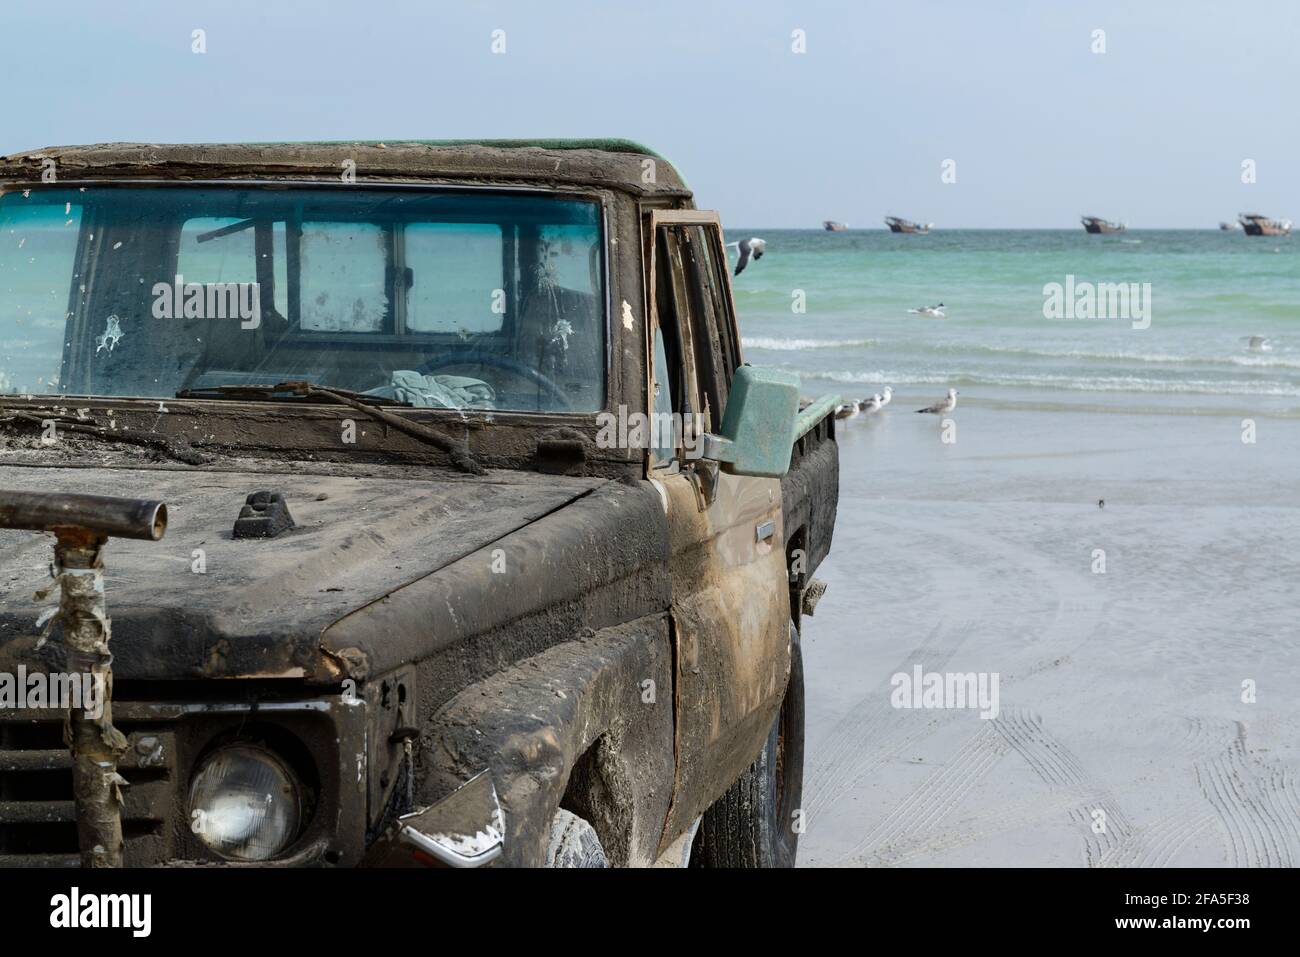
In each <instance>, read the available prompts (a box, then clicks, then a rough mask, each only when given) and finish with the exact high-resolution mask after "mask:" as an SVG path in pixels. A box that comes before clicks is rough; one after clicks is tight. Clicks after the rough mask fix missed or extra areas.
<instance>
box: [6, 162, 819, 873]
mask: <svg viewBox="0 0 1300 957" xmlns="http://www.w3.org/2000/svg"><path fill="white" fill-rule="evenodd" d="M729 272H730V271H729V269H728V261H727V256H726V250H725V247H724V244H723V239H722V235H721V229H720V225H719V223H718V219H717V217H716V215H714V214H712V213H707V212H702V211H697V210H696V209H694V207H693V203H692V198H691V193H690V191H689V190H688V189H687V187H686V186H685V184H684V183H683V181H682V180H681V178H680V177H679V176H678V174H677V172H676V171H675V170H674V169H673V167H672V166H671V165H670V164H669V163H668V162H666V161H665V160H664V159H663V158H662V157H659V156H658V155H656V154H654V153H653V152H651V151H650V150H647V149H646V148H644V147H641V146H638V145H636V144H634V143H629V142H624V141H617V140H606V141H595V140H593V141H537V142H527V143H525V142H515V141H474V142H449V141H444V142H406V143H389V144H382V143H370V144H359V143H338V144H324V143H313V144H258V145H204V146H195V145H188V146H165V145H162V146H160V145H137V144H110V145H101V146H87V147H67V148H54V149H44V150H37V151H33V152H29V153H23V154H20V155H14V156H9V157H4V158H0V674H3V675H7V676H10V678H11V680H10V683H9V688H10V690H11V691H13V689H14V688H15V684H14V682H13V680H12V679H13V676H16V675H18V674H20V673H22V674H24V675H26V677H27V679H28V680H30V679H32V678H33V676H35V677H37V678H39V677H41V676H46V677H49V676H55V675H59V674H70V673H74V672H76V671H77V670H78V669H79V668H89V669H90V671H88V672H87V673H88V674H89V673H91V672H94V673H96V674H100V675H102V676H106V677H107V689H108V692H109V693H111V704H110V708H109V709H106V710H105V716H104V717H103V718H101V719H97V720H98V721H99V723H98V724H95V723H93V722H92V723H90V724H87V723H86V722H87V721H88V720H89V719H86V718H84V717H78V716H77V714H76V713H75V712H74V711H70V710H65V708H64V706H63V705H62V704H61V703H59V702H56V701H54V700H45V701H43V702H41V701H37V706H32V701H33V700H36V699H35V698H32V699H30V700H29V701H28V702H27V706H26V707H23V706H20V705H19V704H18V703H16V700H15V699H14V697H13V695H12V694H11V695H10V697H9V698H5V697H4V696H3V695H0V865H5V866H23V865H44V866H48V865H61V864H66V865H74V866H75V865H77V864H78V863H83V864H89V865H96V864H114V863H119V862H120V863H124V864H126V865H128V866H142V865H161V864H184V863H195V862H199V863H207V864H221V865H226V866H239V865H247V864H261V865H318V866H347V865H362V864H413V863H441V864H451V865H464V866H473V865H479V864H484V863H496V864H498V865H501V864H506V865H522V866H539V865H560V866H564V865H574V864H603V863H606V862H607V863H609V864H611V865H615V866H626V865H648V864H652V863H655V862H664V861H668V862H677V863H681V862H682V861H684V860H686V859H687V858H688V857H689V861H690V863H691V864H692V865H703V866H772V865H787V866H788V865H791V864H792V863H793V862H794V858H795V850H796V844H797V840H798V834H799V832H800V831H801V830H802V828H801V826H800V822H801V811H800V794H801V787H802V773H803V676H802V670H801V657H800V646H799V628H800V622H801V617H802V615H803V614H805V612H806V610H807V609H809V608H810V607H811V606H812V605H813V604H814V603H815V599H816V597H817V595H818V593H819V587H818V586H819V583H817V582H815V581H814V580H813V579H812V577H811V576H812V574H813V573H814V571H815V570H816V569H817V566H818V564H819V563H820V562H821V560H822V559H823V558H824V557H825V555H826V553H827V551H828V550H829V548H830V544H831V534H832V528H833V525H834V521H835V513H836V500H837V495H838V468H839V466H838V458H837V447H836V442H835V434H834V429H835V420H834V416H833V415H830V414H828V413H830V411H831V410H832V409H833V408H834V407H835V404H836V399H835V398H834V397H827V398H826V399H823V400H821V401H818V402H814V403H808V402H804V403H802V407H801V403H800V400H799V396H798V385H797V380H795V379H794V377H793V376H790V375H788V374H785V373H781V372H779V371H775V370H762V369H755V368H752V367H750V366H748V365H746V364H744V362H743V360H742V356H741V343H740V338H739V335H738V327H737V318H736V314H735V309H734V305H733V300H732V294H731V278H730V275H729ZM667 423H671V427H668V426H667V425H666V424H667ZM647 425H649V427H647ZM655 426H660V427H657V428H656V427H655ZM44 532H53V533H55V534H56V535H57V536H59V537H58V539H57V542H58V547H57V549H56V551H55V562H54V564H53V565H52V564H51V545H52V544H53V543H54V541H55V540H54V539H51V538H50V537H49V536H48V535H46V534H43V533H44ZM73 532H77V533H78V534H81V533H84V535H85V536H88V537H83V538H80V539H78V538H76V536H75V535H73V534H72V533H73ZM101 548H102V552H101ZM74 553H75V554H81V556H82V558H83V559H85V560H84V562H83V563H82V565H80V566H77V565H76V562H74V561H73V558H74V557H75V555H74ZM87 556H88V557H87ZM74 566H75V567H74ZM60 570H62V571H60ZM52 571H53V572H54V575H55V579H54V581H53V582H51V573H52ZM88 573H93V582H92V584H90V585H88V586H85V587H84V588H83V586H81V585H79V584H78V582H79V581H82V580H83V578H84V575H85V574H88ZM85 580H86V581H90V580H91V579H85ZM50 586H53V587H52V589H51V587H50ZM60 588H62V589H63V597H62V599H60V598H59V595H58V592H59V589H60ZM78 588H82V591H81V592H80V593H78V594H74V593H73V592H75V591H76V589H78ZM42 589H44V590H43V591H42ZM101 589H102V591H101ZM38 591H42V594H41V595H40V596H36V593H37V592H38ZM60 601H63V602H65V604H63V605H58V603H59V602H60ZM97 602H98V603H100V604H102V606H103V607H104V608H106V610H107V617H106V618H105V617H104V616H103V615H102V614H101V613H100V612H98V611H95V610H94V609H95V608H97V607H99V606H98V605H96V604H95V603H97ZM56 607H57V608H58V609H62V610H58V611H57V613H56ZM68 608H72V609H73V610H72V611H68ZM78 609H79V610H78ZM51 615H53V617H51ZM110 621H111V635H110V632H109V628H108V623H109V622H110ZM85 629H90V632H91V633H92V635H91V637H92V640H91V644H90V645H89V646H88V647H89V648H90V651H89V652H88V651H87V650H86V648H84V647H81V646H74V642H73V641H72V634H71V633H72V632H76V631H78V630H82V631H85ZM96 629H99V630H98V631H96ZM96 634H97V635H98V636H99V638H98V639H96V638H95V635H96ZM61 636H62V637H61ZM83 637H84V636H83ZM99 639H102V642H107V650H108V651H109V652H111V658H110V655H109V654H107V653H104V647H103V644H102V642H101V643H100V644H98V645H97V644H96V641H98V640H99ZM96 649H98V650H96ZM0 690H3V689H0ZM19 690H22V689H19ZM42 705H43V706H42ZM76 722H81V723H80V724H76ZM65 723H66V724H68V726H69V732H68V737H67V739H66V740H65V737H64V726H65ZM74 724H76V726H75V727H74ZM87 729H89V732H90V734H91V737H95V736H98V737H97V738H96V740H97V741H98V742H99V744H101V745H102V746H103V748H104V750H103V751H102V753H101V756H100V758H99V759H97V760H98V763H97V764H96V763H95V762H90V763H89V764H87V763H85V761H84V759H85V757H86V756H85V755H84V754H79V752H78V748H79V747H83V748H84V747H91V746H92V745H94V742H93V741H91V740H90V738H89V737H86V735H85V734H83V732H85V731H87ZM87 742H90V743H87ZM104 755H107V758H105V757H104ZM88 768H89V770H87V769H88ZM96 774H98V775H99V776H100V780H99V781H92V780H91V779H90V777H87V775H91V776H94V775H96ZM97 788H98V789H100V790H98V791H97V790H96V789H97ZM96 794H101V795H109V797H110V800H107V801H104V802H99V803H97V799H96V797H95V795H96ZM97 834H99V835H103V834H108V835H117V834H120V835H121V837H120V842H121V843H120V846H113V845H115V844H117V842H118V838H116V837H115V836H113V837H111V838H110V839H108V840H107V844H108V846H107V847H105V840H104V839H103V838H99V839H96V837H95V835H97ZM97 840H98V843H97ZM88 845H94V846H88Z"/></svg>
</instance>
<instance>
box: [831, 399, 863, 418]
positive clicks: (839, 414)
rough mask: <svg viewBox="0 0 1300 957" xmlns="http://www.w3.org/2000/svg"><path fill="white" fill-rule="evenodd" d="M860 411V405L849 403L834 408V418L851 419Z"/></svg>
mask: <svg viewBox="0 0 1300 957" xmlns="http://www.w3.org/2000/svg"><path fill="white" fill-rule="evenodd" d="M861 411H862V403H861V402H854V401H850V402H847V403H844V404H842V405H837V406H836V407H835V418H837V419H851V418H853V416H855V415H857V414H858V413H859V412H861Z"/></svg>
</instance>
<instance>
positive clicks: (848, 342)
mask: <svg viewBox="0 0 1300 957" xmlns="http://www.w3.org/2000/svg"><path fill="white" fill-rule="evenodd" d="M740 344H741V345H743V346H744V347H745V348H746V349H766V350H768V351H770V352H803V351H805V350H808V349H859V348H866V347H868V346H874V345H875V344H876V340H875V339H776V338H773V337H771V336H742V337H741V340H740Z"/></svg>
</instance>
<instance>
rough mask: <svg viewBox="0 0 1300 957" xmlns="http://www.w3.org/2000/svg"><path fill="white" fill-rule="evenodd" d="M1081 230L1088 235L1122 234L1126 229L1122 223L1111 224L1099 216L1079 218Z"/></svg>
mask: <svg viewBox="0 0 1300 957" xmlns="http://www.w3.org/2000/svg"><path fill="white" fill-rule="evenodd" d="M1081 220H1082V222H1083V228H1084V229H1085V230H1087V231H1088V232H1090V233H1122V232H1124V230H1126V229H1128V227H1127V226H1125V225H1124V224H1123V223H1112V222H1111V221H1110V220H1108V219H1102V218H1101V217H1100V216H1084V217H1081Z"/></svg>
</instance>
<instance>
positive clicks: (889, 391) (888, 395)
mask: <svg viewBox="0 0 1300 957" xmlns="http://www.w3.org/2000/svg"><path fill="white" fill-rule="evenodd" d="M893 398H894V387H893V386H892V385H887V386H885V391H884V392H882V393H881V394H880V407H881V408H882V409H883V408H884V407H885V406H887V405H889V403H890V400H892V399H893Z"/></svg>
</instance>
